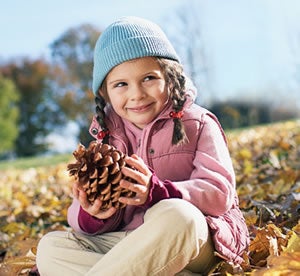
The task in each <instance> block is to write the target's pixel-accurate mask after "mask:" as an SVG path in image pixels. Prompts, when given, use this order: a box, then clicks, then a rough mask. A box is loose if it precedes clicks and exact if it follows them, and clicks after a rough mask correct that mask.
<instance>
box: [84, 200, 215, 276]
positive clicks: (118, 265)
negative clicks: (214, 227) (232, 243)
mask: <svg viewBox="0 0 300 276" xmlns="http://www.w3.org/2000/svg"><path fill="white" fill-rule="evenodd" d="M202 249H203V250H202ZM204 250H205V252H203V251H204ZM198 256H200V257H201V258H198ZM193 259H195V262H192V263H191V264H190V267H187V268H188V269H190V270H192V271H194V272H204V271H205V272H206V271H207V270H208V269H209V268H210V267H209V266H210V265H212V263H213V262H214V255H213V247H212V246H211V244H210V239H209V231H208V226H207V223H206V220H205V217H204V215H203V214H202V213H201V212H200V211H199V210H198V209H197V208H196V207H195V206H193V205H192V204H190V203H189V202H187V201H184V200H181V199H168V200H162V201H160V202H159V203H157V204H155V205H154V206H153V207H152V208H150V209H149V210H148V211H147V212H146V214H145V217H144V224H142V225H141V226H140V227H139V228H137V229H136V230H134V231H132V232H131V233H130V234H129V235H128V236H127V237H126V238H125V239H123V240H122V241H120V242H119V243H118V244H116V245H115V246H114V247H113V248H112V249H111V250H110V251H109V252H108V253H107V254H106V255H104V256H103V257H102V258H101V259H100V260H99V261H98V262H97V263H96V264H95V266H94V267H92V268H91V270H89V271H88V273H87V274H86V275H89V276H91V275H108V276H115V275H116V276H117V275H118V276H120V275H126V276H127V275H130V276H135V275H136V276H143V275H145V276H150V275H162V276H166V275H167V276H170V275H175V274H176V273H177V272H179V271H181V270H182V269H184V268H185V267H186V266H187V265H188V264H189V263H190V262H191V260H193Z"/></svg>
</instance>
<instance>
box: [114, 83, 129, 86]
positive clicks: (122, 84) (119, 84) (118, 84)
mask: <svg viewBox="0 0 300 276" xmlns="http://www.w3.org/2000/svg"><path fill="white" fill-rule="evenodd" d="M125 85H127V83H126V82H118V83H116V84H115V85H114V87H123V86H125Z"/></svg>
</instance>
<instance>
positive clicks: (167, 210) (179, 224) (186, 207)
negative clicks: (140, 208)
mask: <svg viewBox="0 0 300 276" xmlns="http://www.w3.org/2000/svg"><path fill="white" fill-rule="evenodd" d="M147 218H155V219H157V218H159V219H160V220H161V221H164V222H165V224H167V225H169V226H170V227H176V228H177V229H178V230H179V229H180V228H181V229H182V228H183V229H185V228H186V227H187V226H189V227H194V228H196V229H197V232H198V231H201V232H202V233H203V232H205V235H204V236H206V235H207V232H208V226H207V222H206V219H205V216H204V215H203V213H202V212H201V211H200V210H199V209H198V208H197V207H195V206H194V205H193V204H191V203H190V202H188V201H186V200H183V199H177V198H173V199H166V200H162V201H160V202H158V203H157V204H155V205H154V206H153V207H151V208H150V209H149V210H148V211H147V213H146V215H145V219H147Z"/></svg>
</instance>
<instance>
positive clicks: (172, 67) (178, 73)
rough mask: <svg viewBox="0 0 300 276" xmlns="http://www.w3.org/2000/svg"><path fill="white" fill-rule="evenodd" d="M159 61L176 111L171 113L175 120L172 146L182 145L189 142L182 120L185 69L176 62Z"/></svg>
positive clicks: (184, 97)
mask: <svg viewBox="0 0 300 276" xmlns="http://www.w3.org/2000/svg"><path fill="white" fill-rule="evenodd" d="M157 60H158V63H159V65H160V66H161V68H162V69H163V70H164V72H165V78H166V81H167V83H168V85H169V87H170V89H171V93H170V97H171V100H172V104H173V110H174V111H172V112H171V113H170V117H171V118H173V122H174V130H173V137H172V144H173V145H180V144H182V143H185V142H187V140H188V138H187V136H186V133H185V130H184V125H183V123H182V120H181V118H182V116H183V106H184V103H185V101H186V96H185V92H184V91H185V77H184V75H183V69H182V66H181V65H180V64H179V63H178V62H176V61H172V60H168V59H162V58H157Z"/></svg>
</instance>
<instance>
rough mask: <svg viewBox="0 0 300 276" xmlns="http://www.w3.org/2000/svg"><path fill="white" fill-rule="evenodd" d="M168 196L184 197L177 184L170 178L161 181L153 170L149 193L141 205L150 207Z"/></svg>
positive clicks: (146, 207)
mask: <svg viewBox="0 0 300 276" xmlns="http://www.w3.org/2000/svg"><path fill="white" fill-rule="evenodd" d="M168 198H182V194H181V192H180V191H179V190H178V188H177V187H176V185H174V184H173V183H172V182H171V181H169V180H165V181H161V180H160V179H159V178H158V177H157V176H156V174H155V173H154V172H153V170H152V177H151V184H150V189H149V195H148V198H147V201H146V202H145V203H144V204H143V205H142V206H141V207H142V208H144V209H148V208H150V207H151V206H153V205H154V204H155V203H157V202H159V201H161V200H163V199H168Z"/></svg>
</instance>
